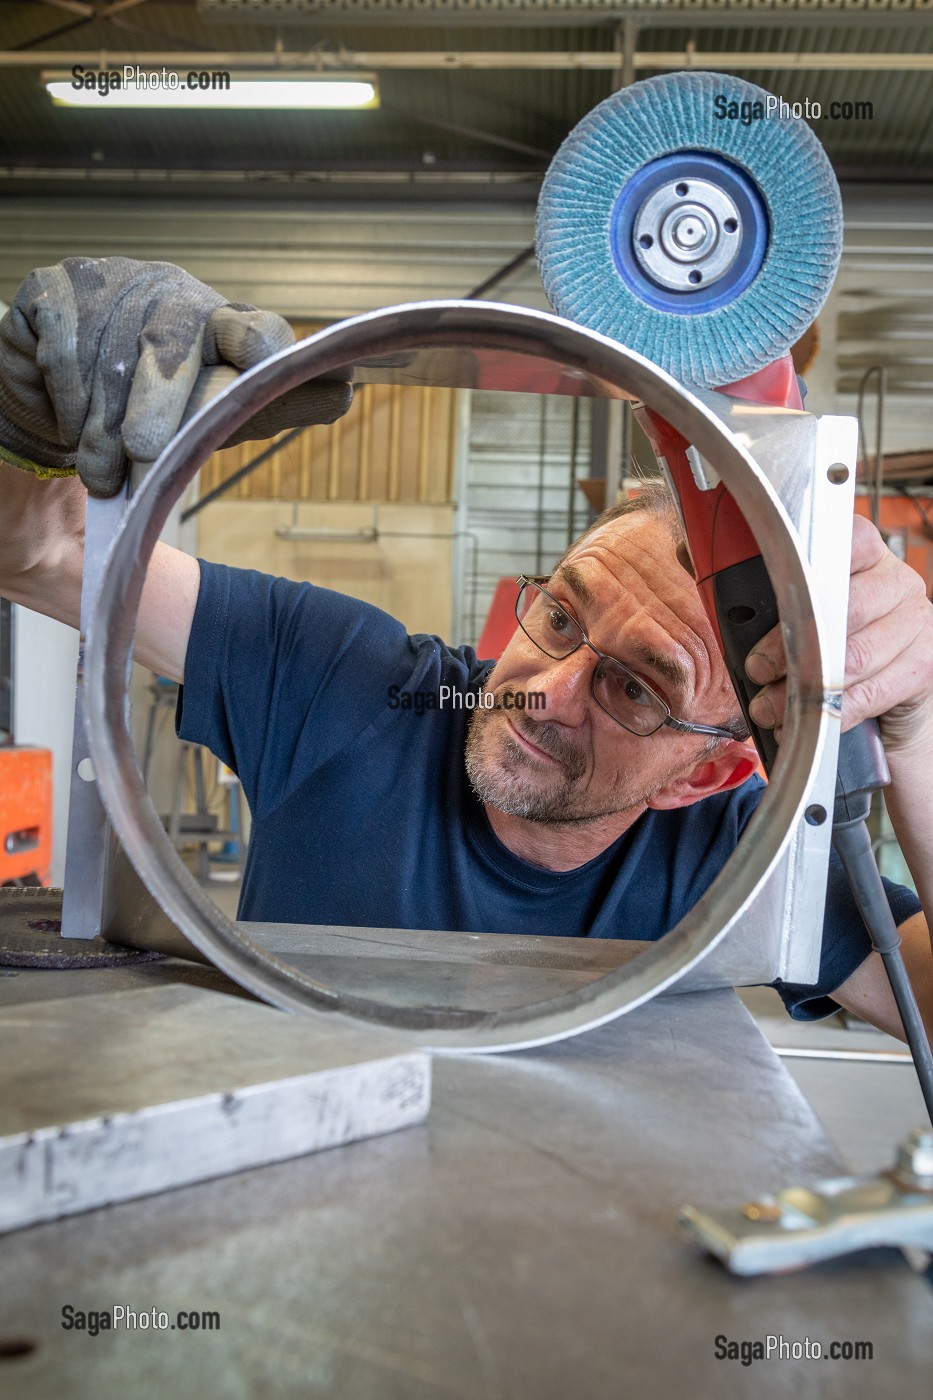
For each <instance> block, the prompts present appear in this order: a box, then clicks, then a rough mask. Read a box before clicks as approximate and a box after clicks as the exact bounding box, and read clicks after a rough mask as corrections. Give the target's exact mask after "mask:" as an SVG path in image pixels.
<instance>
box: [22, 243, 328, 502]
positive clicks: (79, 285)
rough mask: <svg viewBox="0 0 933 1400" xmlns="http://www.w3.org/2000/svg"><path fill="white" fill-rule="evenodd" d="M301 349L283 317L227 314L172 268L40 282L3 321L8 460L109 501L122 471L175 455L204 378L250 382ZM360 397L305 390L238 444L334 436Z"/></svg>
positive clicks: (85, 263) (136, 266) (125, 269)
mask: <svg viewBox="0 0 933 1400" xmlns="http://www.w3.org/2000/svg"><path fill="white" fill-rule="evenodd" d="M293 340H294V335H293V333H292V330H291V328H290V326H289V325H288V323H287V322H286V321H283V320H282V318H281V316H276V315H275V314H274V313H272V312H270V311H258V310H257V309H256V308H255V307H252V306H241V305H231V304H230V303H229V302H226V301H225V300H224V298H223V297H222V296H221V295H220V293H219V292H215V291H214V290H213V289H212V288H211V287H208V286H205V284H204V283H203V282H199V281H197V279H196V278H194V277H191V276H189V274H188V273H187V272H183V271H182V269H181V268H179V267H174V266H173V265H172V264H171V263H158V262H136V261H135V260H134V259H132V258H65V260H64V261H63V262H61V263H57V264H56V265H55V266H54V267H42V268H38V269H37V270H36V271H35V272H31V273H30V274H29V276H28V277H27V278H26V280H25V282H23V284H22V286H21V287H20V288H19V290H18V291H17V292H16V295H15V296H14V298H13V303H12V305H11V306H10V308H9V310H8V311H7V312H6V314H5V315H4V317H3V319H2V320H0V459H2V460H4V461H6V462H11V463H12V464H13V465H14V466H18V467H22V468H24V469H25V470H27V471H32V472H34V473H35V474H36V475H37V476H40V477H47V476H72V475H74V474H75V473H77V474H78V475H79V476H80V477H81V479H82V480H83V482H84V484H85V485H86V486H87V488H88V490H89V491H90V492H91V494H92V495H95V496H112V495H113V494H114V493H115V492H116V491H118V490H119V488H120V485H121V483H122V481H123V478H124V476H125V473H126V465H127V462H126V459H127V457H129V458H131V459H132V460H134V461H140V462H149V461H152V460H154V459H155V458H156V457H158V455H159V453H160V452H161V451H162V449H163V448H164V447H165V446H167V444H168V443H169V442H170V441H171V439H172V437H173V436H174V434H175V432H176V430H177V428H178V425H179V423H180V422H181V419H182V415H183V413H184V410H185V405H186V404H187V402H188V398H189V396H190V394H191V390H192V387H193V385H194V382H195V380H196V378H197V376H198V372H199V370H200V369H201V368H202V366H204V365H218V364H224V363H226V364H231V365H233V366H235V367H236V368H237V369H240V370H243V369H249V368H250V367H251V366H252V365H255V364H258V363H259V362H260V361H261V360H264V359H266V358H268V356H269V355H272V354H274V353H275V352H276V351H277V350H282V349H284V348H285V347H286V346H288V345H291V343H292V341H293ZM351 397H352V390H351V388H350V386H349V385H348V384H345V383H342V382H339V381H334V380H317V381H313V382H311V383H309V384H303V385H300V386H299V387H298V388H297V389H293V390H291V392H290V393H288V394H286V395H284V396H283V397H282V398H281V399H280V400H279V401H278V403H276V404H274V405H272V406H270V407H269V408H267V409H264V410H262V412H261V413H259V414H257V415H256V418H255V419H252V420H250V422H249V423H247V424H244V425H243V427H242V428H240V429H239V430H238V432H237V433H236V434H234V436H233V437H232V438H231V440H230V441H231V442H245V441H246V440H247V439H248V438H250V437H268V436H272V435H274V434H275V433H277V432H281V430H282V429H283V428H287V427H295V426H298V425H301V424H306V423H333V422H334V421H335V420H336V419H337V418H339V417H340V416H341V415H342V414H344V413H346V411H347V409H348V408H349V406H350V399H351ZM251 429H252V431H251Z"/></svg>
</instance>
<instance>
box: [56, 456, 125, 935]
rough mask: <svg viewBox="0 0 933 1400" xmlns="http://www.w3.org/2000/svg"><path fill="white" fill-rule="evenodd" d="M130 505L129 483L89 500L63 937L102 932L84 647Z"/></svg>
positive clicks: (102, 818)
mask: <svg viewBox="0 0 933 1400" xmlns="http://www.w3.org/2000/svg"><path fill="white" fill-rule="evenodd" d="M128 502H129V484H128V483H127V484H126V485H124V487H123V489H122V490H121V491H120V492H118V494H117V495H116V496H111V497H110V498H109V499H107V500H101V499H99V498H98V497H95V496H89V497H88V501H87V519H86V524H85V536H84V571H83V573H82V578H81V636H80V641H79V644H78V673H77V676H76V679H75V717H74V739H73V742H72V750H71V797H70V802H69V807H68V835H67V840H66V847H65V881H64V896H63V900H62V937H63V938H95V937H96V936H97V935H98V934H100V933H101V932H102V930H103V928H104V925H105V922H106V916H107V908H106V906H107V901H108V889H109V877H108V871H109V866H110V859H109V857H110V846H111V841H112V836H111V831H110V823H109V822H108V820H107V814H106V812H105V811H104V807H103V803H102V802H101V800H100V792H99V790H98V787H97V780H96V777H95V774H94V770H93V765H92V763H91V758H90V749H89V747H88V741H87V734H86V731H85V723H84V714H85V708H86V705H85V694H84V647H85V638H86V636H87V629H88V625H89V624H90V621H91V614H92V612H93V606H94V601H95V599H96V597H97V590H98V588H99V587H100V584H101V580H102V578H103V573H104V561H105V559H106V557H107V551H108V549H109V547H110V544H111V541H112V540H113V537H114V535H115V534H116V533H117V529H118V528H119V525H120V521H121V520H122V519H123V515H124V512H125V511H126V507H127V504H128Z"/></svg>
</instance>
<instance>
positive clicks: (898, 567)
mask: <svg viewBox="0 0 933 1400" xmlns="http://www.w3.org/2000/svg"><path fill="white" fill-rule="evenodd" d="M745 669H746V671H747V672H748V675H749V677H750V678H751V680H753V681H755V682H756V684H758V685H762V684H763V685H764V689H763V690H762V691H761V692H760V693H759V694H758V695H757V696H756V697H755V699H754V701H753V702H752V706H751V712H752V717H753V718H754V720H755V722H756V723H757V724H760V725H763V726H764V727H765V728H772V727H773V728H774V729H775V730H776V732H777V735H778V737H780V729H781V725H782V724H783V720H784V707H785V704H786V699H787V685H786V681H785V679H784V677H785V675H786V672H787V662H786V659H785V656H784V646H783V642H782V640H781V634H780V629H779V628H775V629H774V630H773V631H771V632H769V633H768V634H767V636H765V637H763V638H762V640H761V641H760V642H759V643H758V645H757V646H756V647H755V650H754V651H753V652H751V653H750V654H749V657H748V659H747V661H746V666H745ZM869 718H877V719H879V720H880V722H881V732H882V736H883V738H884V743H885V748H886V750H887V751H888V753H889V754H893V753H895V752H898V751H906V750H909V748H910V747H911V745H912V743H913V742H914V741H915V739H918V738H920V737H921V735H923V734H924V733H925V734H926V735H927V736H929V735H930V734H933V604H931V603H930V601H929V599H928V598H927V596H926V589H925V586H924V582H923V579H922V578H921V577H920V575H919V574H918V573H917V572H916V570H914V569H912V568H910V567H909V565H907V564H904V563H903V562H902V561H901V560H899V559H897V558H895V556H894V555H893V554H892V553H891V551H890V550H889V549H888V547H887V545H886V544H885V543H884V541H883V540H882V538H881V536H880V534H879V533H878V531H877V530H876V529H875V527H874V525H872V524H871V523H870V522H869V521H868V520H865V519H863V518H862V517H861V516H856V517H855V521H854V525H853V533H852V563H851V576H850V582H849V613H848V630H847V638H846V671H845V690H844V694H843V702H842V728H843V729H844V730H846V729H853V728H854V727H855V726H856V725H857V724H860V723H861V721H862V720H863V719H869Z"/></svg>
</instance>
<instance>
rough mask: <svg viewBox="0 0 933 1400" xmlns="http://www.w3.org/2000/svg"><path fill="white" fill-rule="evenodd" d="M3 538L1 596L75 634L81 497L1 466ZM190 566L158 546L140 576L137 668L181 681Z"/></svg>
mask: <svg viewBox="0 0 933 1400" xmlns="http://www.w3.org/2000/svg"><path fill="white" fill-rule="evenodd" d="M0 496H2V500H3V503H4V505H3V525H4V536H3V539H2V542H0V595H2V596H3V597H5V598H9V599H11V601H12V602H14V603H21V604H22V605H23V606H24V607H27V608H32V609H33V610H34V611H35V612H41V613H45V615H46V616H47V617H54V618H57V619H58V621H59V622H65V623H67V624H68V625H69V626H71V627H77V626H78V622H79V617H80V608H81V572H82V567H83V562H84V511H85V505H86V501H87V496H86V493H85V490H84V487H83V486H82V484H81V482H80V481H78V480H77V479H76V478H74V477H66V478H63V479H61V480H58V481H36V480H35V478H34V477H32V476H31V475H30V474H29V473H27V472H23V471H20V470H18V469H17V468H16V467H10V466H7V465H6V463H0ZM199 584H200V570H199V567H198V562H197V560H196V559H192V558H191V556H190V555H188V554H183V553H182V552H181V551H180V550H177V549H172V548H171V547H170V546H168V545H164V544H158V545H156V548H155V551H154V553H153V556H152V561H151V563H150V565H149V570H148V572H147V575H146V584H145V587H144V589H143V596H142V601H141V603H140V609H139V621H138V625H137V630H136V651H135V656H136V660H137V661H139V662H140V664H141V665H143V666H147V667H148V668H149V669H150V670H152V671H155V672H156V673H157V674H158V675H161V676H168V677H169V679H171V680H175V681H182V680H183V679H184V665H185V653H186V651H187V648H188V636H189V634H190V632H191V624H192V621H193V619H194V610H195V605H196V604H197V600H198V587H199Z"/></svg>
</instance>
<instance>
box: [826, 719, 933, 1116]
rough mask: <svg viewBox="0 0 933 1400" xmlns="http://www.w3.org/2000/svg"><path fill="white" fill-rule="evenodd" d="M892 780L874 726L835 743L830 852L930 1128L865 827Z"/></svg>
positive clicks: (930, 1105)
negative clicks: (892, 1007)
mask: <svg viewBox="0 0 933 1400" xmlns="http://www.w3.org/2000/svg"><path fill="white" fill-rule="evenodd" d="M890 780H891V775H890V773H889V772H888V765H887V760H886V759H885V756H884V748H883V746H882V743H881V732H880V730H879V728H878V722H877V720H866V721H864V722H863V723H862V724H860V725H859V726H858V728H857V729H851V730H849V731H848V733H846V734H843V736H842V738H841V739H840V741H839V768H838V771H837V774H836V801H835V806H834V808H833V846H834V847H835V850H836V854H837V855H838V857H839V859H840V860H841V861H842V866H843V869H844V870H845V873H846V878H847V879H848V881H849V886H850V888H851V890H852V895H853V898H854V899H855V902H856V904H857V905H858V909H859V913H860V914H861V916H862V918H863V920H864V922H865V927H866V928H867V929H868V932H869V935H870V936H871V942H872V947H873V948H874V949H875V951H876V952H878V953H880V954H881V958H882V961H883V962H884V966H885V971H886V972H887V974H888V980H889V982H890V983H891V991H892V992H893V993H894V1000H895V1002H896V1003H897V1009H898V1011H899V1012H900V1017H901V1023H902V1024H903V1027H904V1034H905V1035H906V1036H907V1044H908V1046H909V1047H910V1052H911V1054H912V1055H913V1060H914V1065H915V1066H916V1070H917V1078H918V1079H919V1080H920V1089H921V1092H922V1094H923V1101H924V1103H925V1104H926V1108H927V1113H928V1114H929V1116H930V1121H931V1122H933V1051H931V1049H930V1042H929V1039H928V1038H927V1033H926V1030H925V1028H924V1024H923V1020H922V1018H921V1015H920V1010H919V1008H918V1006H917V999H916V997H915V996H914V990H913V987H912V986H911V985H910V979H909V978H908V976H907V968H906V967H905V966H904V959H903V956H902V954H901V937H900V934H899V933H898V931H897V927H896V925H895V923H894V916H893V914H892V913H891V908H890V905H889V904H888V898H887V895H886V894H885V891H884V885H883V884H882V882H881V875H880V873H879V871H878V865H877V862H876V861H875V855H874V852H873V850H872V847H871V837H870V836H869V834H868V827H867V825H866V823H867V819H868V814H869V812H870V811H871V800H872V795H873V793H875V792H877V791H878V789H879V788H883V787H885V786H887V784H888V783H889V782H890Z"/></svg>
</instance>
